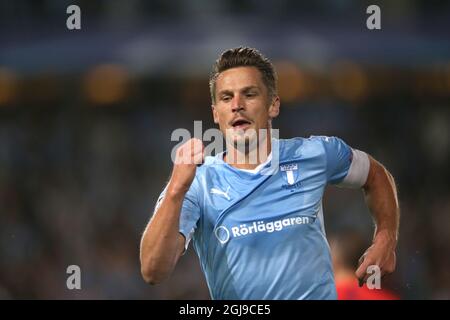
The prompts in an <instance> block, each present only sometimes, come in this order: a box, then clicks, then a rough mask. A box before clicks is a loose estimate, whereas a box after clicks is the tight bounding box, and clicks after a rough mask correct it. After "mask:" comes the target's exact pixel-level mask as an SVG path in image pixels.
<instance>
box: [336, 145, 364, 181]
mask: <svg viewBox="0 0 450 320" xmlns="http://www.w3.org/2000/svg"><path fill="white" fill-rule="evenodd" d="M352 153H353V157H352V163H351V164H350V168H349V169H348V173H347V176H346V177H345V178H344V180H342V182H341V183H339V184H337V186H338V187H344V188H361V187H362V186H364V184H365V183H366V181H367V176H368V175H369V169H370V160H369V156H368V155H367V153H365V152H363V151H360V150H357V149H352Z"/></svg>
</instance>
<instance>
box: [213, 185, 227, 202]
mask: <svg viewBox="0 0 450 320" xmlns="http://www.w3.org/2000/svg"><path fill="white" fill-rule="evenodd" d="M229 190H230V186H228V188H227V191H222V190H220V189H217V188H211V193H212V194H218V195H221V196H224V197H225V199H227V200H228V201H230V200H231V198H230V196H229V195H228V191H229Z"/></svg>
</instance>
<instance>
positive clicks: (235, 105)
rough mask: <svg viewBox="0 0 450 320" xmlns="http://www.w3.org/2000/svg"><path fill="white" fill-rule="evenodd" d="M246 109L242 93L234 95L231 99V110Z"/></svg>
mask: <svg viewBox="0 0 450 320" xmlns="http://www.w3.org/2000/svg"><path fill="white" fill-rule="evenodd" d="M241 110H244V100H243V99H242V98H241V95H240V94H237V95H235V96H234V97H233V100H232V101H231V111H232V112H233V113H235V112H239V111H241Z"/></svg>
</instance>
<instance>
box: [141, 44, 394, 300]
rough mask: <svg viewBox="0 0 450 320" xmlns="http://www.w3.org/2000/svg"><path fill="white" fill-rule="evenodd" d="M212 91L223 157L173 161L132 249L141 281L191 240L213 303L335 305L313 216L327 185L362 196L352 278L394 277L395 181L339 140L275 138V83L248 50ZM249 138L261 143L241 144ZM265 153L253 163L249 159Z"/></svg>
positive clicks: (320, 225)
mask: <svg viewBox="0 0 450 320" xmlns="http://www.w3.org/2000/svg"><path fill="white" fill-rule="evenodd" d="M210 91H211V99H212V114H213V118H214V122H215V123H217V124H218V125H219V128H220V130H221V131H222V133H223V134H224V136H225V140H226V151H225V152H223V153H219V154H218V155H216V156H214V157H213V156H206V157H204V148H203V144H202V141H200V140H198V139H191V140H189V141H187V142H186V143H184V144H183V145H182V146H181V147H179V149H178V150H177V158H176V160H175V164H174V166H173V171H172V175H171V177H170V180H169V182H168V184H167V185H166V187H165V188H164V190H163V192H162V193H161V195H160V197H159V199H158V201H157V204H156V206H155V212H154V214H153V217H152V218H151V220H150V222H149V224H148V225H147V227H146V229H145V231H144V234H143V236H142V240H141V251H140V259H141V272H142V275H143V278H144V279H145V281H147V282H148V283H151V284H156V283H160V282H161V281H163V280H164V279H166V278H168V277H169V276H170V274H171V272H172V271H173V269H174V267H175V265H176V263H177V261H178V259H179V258H180V257H181V256H182V255H183V253H184V252H185V250H186V249H187V247H188V244H189V242H190V240H192V241H193V245H194V249H195V251H196V252H197V255H198V257H199V259H200V264H201V268H202V271H203V272H204V274H205V277H206V281H207V284H208V287H209V291H210V294H211V297H212V299H336V298H337V295H336V287H335V282H334V277H333V269H332V261H331V256H330V249H329V246H328V242H327V239H326V237H325V230H324V221H323V213H322V197H323V192H324V189H325V186H326V185H327V184H333V185H337V186H342V187H353V188H362V189H363V190H364V192H365V196H366V202H367V205H368V207H369V209H370V211H371V213H372V215H373V217H374V220H375V222H376V229H375V234H374V237H373V243H372V245H371V246H370V247H369V248H368V249H367V250H366V252H365V253H364V255H363V257H362V259H361V261H362V263H361V264H360V266H359V267H358V269H357V270H356V273H355V275H356V278H358V279H359V280H360V282H363V281H365V280H366V279H367V278H368V277H369V276H370V274H368V273H367V272H366V270H367V268H368V266H370V265H378V266H379V268H380V269H381V273H382V274H383V275H384V274H387V273H391V272H393V271H394V269H395V259H396V258H395V250H396V245H397V235H398V225H399V206H398V200H397V194H396V188H395V183H394V179H393V177H392V176H391V174H390V173H389V172H388V171H387V170H386V169H385V168H384V167H383V166H382V165H381V164H380V163H379V162H377V161H376V160H375V159H373V158H372V157H371V156H370V155H368V154H367V153H365V152H363V151H359V150H356V149H352V148H351V147H349V146H348V145H347V144H346V143H345V142H344V141H342V140H341V139H339V138H336V137H321V136H313V137H310V138H308V139H306V138H293V139H277V138H274V137H272V134H271V131H272V128H271V122H272V119H274V118H276V117H277V116H278V113H279V110H280V99H279V97H278V95H277V84H276V74H275V70H274V67H273V65H272V63H271V62H270V61H269V60H268V59H267V58H265V57H264V56H263V55H261V54H260V53H259V52H258V51H257V50H255V49H252V48H246V47H240V48H235V49H230V50H227V51H225V52H224V53H222V55H221V56H220V57H219V59H218V60H217V61H216V63H215V65H214V67H213V72H212V74H211V78H210ZM252 131H253V132H267V133H268V134H267V135H259V134H257V135H254V134H253V135H252V134H246V133H247V132H252ZM241 145H245V148H244V149H242V148H239V147H238V146H241ZM264 148H266V151H267V152H261V153H259V152H257V155H258V156H257V161H254V162H253V161H250V156H251V151H255V150H256V151H260V149H264ZM236 155H237V156H236ZM186 158H188V159H190V162H186V161H181V159H186ZM242 159H244V161H242ZM201 163H202V165H199V164H201ZM273 167H275V169H276V170H274V169H273ZM268 169H270V170H268ZM268 172H269V173H270V174H268ZM355 281H356V279H355Z"/></svg>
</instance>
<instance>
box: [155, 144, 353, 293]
mask: <svg viewBox="0 0 450 320" xmlns="http://www.w3.org/2000/svg"><path fill="white" fill-rule="evenodd" d="M276 152H278V154H277V159H275V157H274V156H273V155H274V154H275V153H276ZM271 155H272V159H271V161H269V162H268V163H267V164H266V167H267V168H268V167H271V168H275V170H274V171H273V172H272V173H273V174H267V172H265V173H264V174H263V173H262V171H258V172H256V173H251V172H248V171H244V170H239V169H236V168H234V167H232V166H230V165H228V164H227V163H225V162H224V161H223V155H222V154H220V155H217V156H215V157H206V158H205V162H204V164H203V165H202V166H201V167H199V168H198V169H197V172H196V176H195V179H194V181H193V183H192V185H191V187H190V189H189V191H188V192H187V194H186V196H185V199H184V202H183V207H182V211H181V216H180V232H181V233H182V234H183V235H184V236H185V237H186V239H187V242H189V240H190V239H191V238H192V242H193V245H194V249H195V251H196V253H197V254H198V257H199V259H200V264H201V268H202V271H203V272H204V274H205V277H206V281H207V284H208V287H209V291H210V294H211V297H212V299H283V300H287V299H289V300H294V299H295V300H296V299H336V298H337V295H336V288H335V283H334V277H333V270H332V263H331V256H330V249H329V246H328V242H327V239H326V235H325V229H324V222H323V213H322V196H323V193H324V189H325V186H326V185H327V184H329V183H331V184H336V183H339V182H341V181H342V180H343V179H344V178H345V176H346V175H347V173H348V170H349V168H350V164H351V161H352V149H351V148H350V147H349V146H348V145H347V144H345V143H344V142H343V141H342V140H341V139H339V138H336V137H314V136H313V137H311V138H309V139H305V138H293V139H286V140H285V139H272V154H271ZM274 164H276V166H274ZM267 168H265V169H267ZM163 195H164V191H163V193H162V194H161V196H160V199H161V198H162V197H163Z"/></svg>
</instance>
